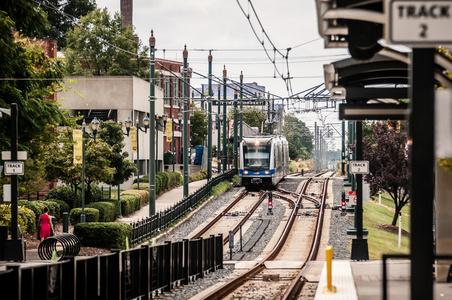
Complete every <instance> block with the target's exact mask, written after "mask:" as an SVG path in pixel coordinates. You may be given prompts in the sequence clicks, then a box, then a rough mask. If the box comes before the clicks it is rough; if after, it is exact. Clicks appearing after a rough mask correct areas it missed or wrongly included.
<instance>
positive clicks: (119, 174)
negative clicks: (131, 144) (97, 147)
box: [98, 120, 138, 185]
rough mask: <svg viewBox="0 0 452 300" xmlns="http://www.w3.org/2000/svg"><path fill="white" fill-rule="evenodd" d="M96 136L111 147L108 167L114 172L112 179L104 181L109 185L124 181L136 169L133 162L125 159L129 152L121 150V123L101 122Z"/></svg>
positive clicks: (122, 136) (122, 144)
mask: <svg viewBox="0 0 452 300" xmlns="http://www.w3.org/2000/svg"><path fill="white" fill-rule="evenodd" d="M98 137H99V138H100V139H102V140H103V141H104V142H106V143H107V144H109V145H110V147H111V149H112V154H111V156H110V167H111V168H114V169H115V173H114V174H113V177H112V179H111V180H109V181H105V183H107V184H111V185H120V184H122V183H124V182H125V181H126V180H128V179H129V178H130V177H131V176H132V174H133V173H134V172H137V171H138V170H137V168H136V167H135V164H134V163H133V162H131V161H129V160H127V157H128V156H129V153H127V152H123V149H124V133H123V131H122V124H118V123H116V122H114V121H112V120H109V121H106V122H101V123H100V126H99V133H98Z"/></svg>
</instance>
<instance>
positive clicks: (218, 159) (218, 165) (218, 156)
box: [217, 82, 221, 173]
mask: <svg viewBox="0 0 452 300" xmlns="http://www.w3.org/2000/svg"><path fill="white" fill-rule="evenodd" d="M220 92H221V83H220V82H218V115H217V127H218V134H217V143H218V144H217V169H218V173H221V163H220V161H221V159H220V158H221V152H220V151H221V134H220V133H221V122H220V113H221V104H220V99H221V98H220Z"/></svg>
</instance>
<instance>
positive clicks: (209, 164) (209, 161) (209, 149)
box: [207, 51, 212, 181]
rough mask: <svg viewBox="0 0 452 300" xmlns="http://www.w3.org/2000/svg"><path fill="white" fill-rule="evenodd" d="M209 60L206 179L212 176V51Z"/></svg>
mask: <svg viewBox="0 0 452 300" xmlns="http://www.w3.org/2000/svg"><path fill="white" fill-rule="evenodd" d="M207 60H208V61H209V75H208V76H209V94H208V95H209V96H208V100H207V107H208V109H207V126H208V127H209V128H208V129H207V180H208V181H209V180H210V179H211V178H212V51H209V56H208V57H207Z"/></svg>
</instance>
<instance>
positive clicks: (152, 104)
mask: <svg viewBox="0 0 452 300" xmlns="http://www.w3.org/2000/svg"><path fill="white" fill-rule="evenodd" d="M149 46H150V48H151V49H150V60H149V61H150V69H149V77H150V81H149V83H150V85H149V86H150V91H149V124H152V125H154V124H155V86H154V84H155V78H154V77H155V51H154V50H155V37H154V31H153V30H151V37H150V38H149ZM154 157H155V130H154V128H151V130H150V131H149V217H151V216H153V215H155V160H154V159H152V158H154Z"/></svg>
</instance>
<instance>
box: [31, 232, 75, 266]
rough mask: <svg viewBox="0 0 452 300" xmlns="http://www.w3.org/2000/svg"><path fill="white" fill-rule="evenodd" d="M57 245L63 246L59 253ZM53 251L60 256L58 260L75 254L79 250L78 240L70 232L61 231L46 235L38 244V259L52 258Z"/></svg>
mask: <svg viewBox="0 0 452 300" xmlns="http://www.w3.org/2000/svg"><path fill="white" fill-rule="evenodd" d="M58 245H61V246H62V248H63V249H62V250H61V251H60V253H59V252H58V251H59V249H58V250H57V246H58ZM53 251H55V252H56V253H57V256H59V257H60V259H59V260H58V261H60V260H64V259H65V258H67V257H70V256H77V255H78V253H79V252H80V240H79V239H78V237H77V236H75V235H73V234H71V233H63V234H60V235H55V236H51V237H48V238H46V239H44V240H43V241H42V242H41V243H40V244H39V248H38V254H39V258H40V259H42V260H50V259H52V254H53Z"/></svg>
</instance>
